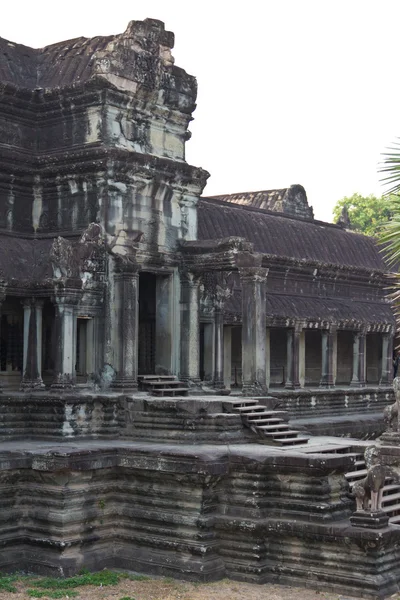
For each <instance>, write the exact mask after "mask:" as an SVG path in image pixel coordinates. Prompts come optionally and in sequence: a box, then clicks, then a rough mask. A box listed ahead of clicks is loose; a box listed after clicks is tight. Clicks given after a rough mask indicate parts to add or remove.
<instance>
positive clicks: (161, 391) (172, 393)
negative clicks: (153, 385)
mask: <svg viewBox="0 0 400 600" xmlns="http://www.w3.org/2000/svg"><path fill="white" fill-rule="evenodd" d="M188 391H189V388H184V387H182V388H169V389H165V388H162V389H156V390H151V394H152V396H175V394H177V393H179V394H181V395H182V396H183V395H185V394H187V393H188Z"/></svg>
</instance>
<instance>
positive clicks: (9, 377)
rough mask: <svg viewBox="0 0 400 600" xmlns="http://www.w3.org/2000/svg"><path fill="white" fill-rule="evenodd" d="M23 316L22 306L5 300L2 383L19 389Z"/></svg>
mask: <svg viewBox="0 0 400 600" xmlns="http://www.w3.org/2000/svg"><path fill="white" fill-rule="evenodd" d="M23 332H24V314H23V308H22V304H20V302H15V300H14V301H12V300H11V299H8V298H6V300H5V302H4V303H3V306H2V315H1V342H0V365H1V376H2V379H3V381H4V383H5V384H6V385H7V386H8V387H11V388H14V387H16V388H19V385H20V383H21V377H22V367H23V352H24V341H23V340H24V334H23Z"/></svg>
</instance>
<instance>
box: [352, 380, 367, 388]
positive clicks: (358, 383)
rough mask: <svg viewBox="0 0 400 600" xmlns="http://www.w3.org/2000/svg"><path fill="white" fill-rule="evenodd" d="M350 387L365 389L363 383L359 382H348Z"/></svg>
mask: <svg viewBox="0 0 400 600" xmlns="http://www.w3.org/2000/svg"><path fill="white" fill-rule="evenodd" d="M350 387H354V388H363V387H365V382H364V383H362V382H361V383H360V382H359V381H351V382H350Z"/></svg>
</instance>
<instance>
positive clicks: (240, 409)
mask: <svg viewBox="0 0 400 600" xmlns="http://www.w3.org/2000/svg"><path fill="white" fill-rule="evenodd" d="M234 411H235V412H236V411H238V412H241V413H244V412H254V411H256V412H258V411H265V406H261V404H251V405H250V404H249V405H248V406H239V407H235V408H234Z"/></svg>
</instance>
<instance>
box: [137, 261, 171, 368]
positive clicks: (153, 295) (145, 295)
mask: <svg viewBox="0 0 400 600" xmlns="http://www.w3.org/2000/svg"><path fill="white" fill-rule="evenodd" d="M172 280H173V276H172V274H162V275H158V274H154V273H147V272H144V273H140V275H139V333H138V373H139V375H153V374H157V375H171V373H172V358H173V356H172V355H173V344H172V326H173V315H172V305H173V298H172Z"/></svg>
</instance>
